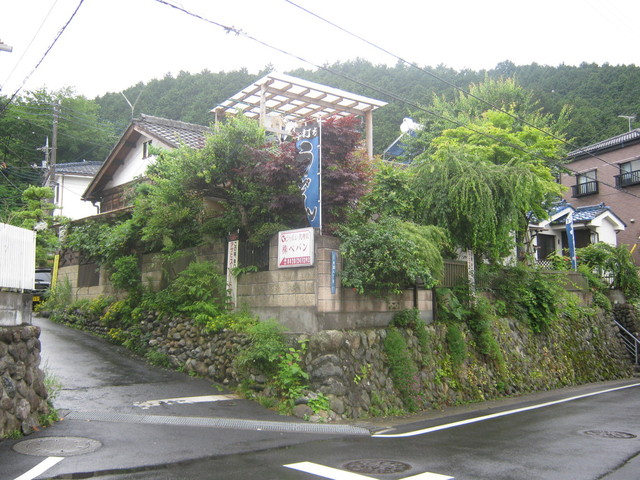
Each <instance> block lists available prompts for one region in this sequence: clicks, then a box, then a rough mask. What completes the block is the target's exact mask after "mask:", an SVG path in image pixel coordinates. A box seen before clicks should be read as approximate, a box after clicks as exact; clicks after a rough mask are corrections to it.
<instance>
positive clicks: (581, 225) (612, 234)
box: [529, 201, 626, 264]
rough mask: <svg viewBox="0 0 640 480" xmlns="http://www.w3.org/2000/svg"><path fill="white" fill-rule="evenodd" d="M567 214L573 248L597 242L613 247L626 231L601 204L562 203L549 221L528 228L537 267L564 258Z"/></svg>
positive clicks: (566, 240) (618, 218) (551, 214)
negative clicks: (571, 231)
mask: <svg viewBox="0 0 640 480" xmlns="http://www.w3.org/2000/svg"><path fill="white" fill-rule="evenodd" d="M570 214H571V215H572V220H573V234H574V239H575V247H576V248H583V247H586V246H588V245H591V244H593V243H598V242H604V243H607V244H609V245H613V246H616V245H618V235H619V234H620V233H621V232H623V231H624V230H625V228H626V225H625V223H624V222H623V221H622V219H621V218H620V217H618V215H616V214H615V213H614V211H613V209H612V208H610V207H608V206H607V205H605V204H604V203H599V204H597V205H584V206H579V207H576V206H574V205H572V204H570V203H567V202H566V201H562V202H559V203H558V204H556V205H554V207H553V208H552V211H551V212H550V213H549V218H547V219H546V220H542V221H539V222H535V221H534V222H533V223H531V224H530V225H529V230H530V231H531V233H532V237H533V247H534V251H535V258H536V260H538V262H539V263H543V264H544V262H545V260H546V259H548V258H549V256H551V255H553V254H558V255H567V253H568V249H569V242H568V238H567V229H566V224H567V218H568V217H569V215H570Z"/></svg>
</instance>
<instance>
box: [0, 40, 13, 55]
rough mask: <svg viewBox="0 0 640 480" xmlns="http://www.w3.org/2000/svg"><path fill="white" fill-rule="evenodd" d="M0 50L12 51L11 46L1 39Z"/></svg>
mask: <svg viewBox="0 0 640 480" xmlns="http://www.w3.org/2000/svg"><path fill="white" fill-rule="evenodd" d="M0 52H13V47H10V46H9V45H7V44H6V43H2V40H0Z"/></svg>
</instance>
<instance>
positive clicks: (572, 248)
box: [565, 212, 578, 270]
mask: <svg viewBox="0 0 640 480" xmlns="http://www.w3.org/2000/svg"><path fill="white" fill-rule="evenodd" d="M565 228H566V230H567V243H568V244H569V257H570V258H571V268H572V269H573V270H577V269H578V259H577V258H576V237H575V235H574V234H573V212H569V215H567V219H566V220H565Z"/></svg>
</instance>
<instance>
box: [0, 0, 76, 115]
mask: <svg viewBox="0 0 640 480" xmlns="http://www.w3.org/2000/svg"><path fill="white" fill-rule="evenodd" d="M83 3H84V0H80V3H78V6H77V7H76V9H75V10H74V11H73V13H72V14H71V17H69V20H67V23H65V24H64V26H63V27H62V28H61V29H60V31H59V32H58V34H57V35H56V37H55V38H54V39H53V42H51V45H49V48H47V50H46V51H45V52H44V55H42V58H41V59H40V60H39V61H38V63H37V64H36V66H35V67H33V70H31V73H29V74H28V75H27V76H26V77H25V79H24V80H23V81H22V83H21V84H20V86H19V87H18V89H17V90H16V91H15V92H14V93H13V95H12V96H11V98H9V100H8V101H7V103H5V104H4V105H3V106H2V108H0V115H2V114H3V113H4V111H5V110H6V109H7V107H8V106H9V105H10V104H11V102H13V100H14V99H15V98H16V97H17V96H18V93H19V92H20V90H22V88H23V87H24V86H25V84H26V83H27V81H28V80H29V78H30V77H31V75H33V74H34V73H35V71H36V70H37V69H38V67H40V65H41V64H42V62H43V61H44V59H45V58H46V57H47V55H49V52H50V51H51V49H52V48H53V46H54V45H55V44H56V43H57V42H58V39H59V38H60V37H61V36H62V34H63V33H64V31H65V30H66V29H67V27H68V26H69V24H70V23H71V21H72V20H73V18H74V17H75V16H76V14H77V13H78V10H80V7H81V6H82V4H83Z"/></svg>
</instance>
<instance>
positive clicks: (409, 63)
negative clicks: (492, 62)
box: [284, 0, 617, 167]
mask: <svg viewBox="0 0 640 480" xmlns="http://www.w3.org/2000/svg"><path fill="white" fill-rule="evenodd" d="M284 1H285V2H287V3H289V4H290V5H292V6H294V7H296V8H299V9H300V10H302V11H304V12H306V13H308V14H309V15H312V16H314V17H315V18H317V19H319V20H321V21H323V22H325V23H327V24H329V25H331V26H332V27H335V28H337V29H338V30H340V31H342V32H344V33H346V34H347V35H350V36H352V37H354V38H356V39H358V40H360V41H362V42H364V43H366V44H367V45H370V46H371V47H373V48H375V49H377V50H380V51H381V52H384V53H386V54H387V55H390V56H392V57H394V58H395V59H397V60H399V61H401V62H402V63H404V64H406V65H409V66H410V67H413V68H415V69H417V70H420V71H421V72H423V73H425V74H427V75H429V76H431V77H433V78H435V79H436V80H439V81H441V82H444V83H445V84H447V85H448V86H450V87H453V88H454V89H456V90H458V91H459V92H461V93H464V94H465V95H468V96H470V97H472V98H474V99H476V100H478V101H480V102H482V103H484V104H485V105H487V106H489V107H491V108H492V109H494V110H497V111H499V112H502V113H505V114H507V115H509V116H510V117H512V118H513V119H515V120H517V121H519V122H522V123H523V124H525V125H527V126H529V127H532V128H534V129H536V130H538V131H539V132H541V133H543V134H545V135H548V136H550V137H551V138H553V139H555V140H558V141H560V142H562V143H563V144H565V145H567V146H569V147H571V149H572V150H574V151H575V150H580V149H579V148H578V147H576V146H575V145H572V144H571V143H569V142H568V141H567V140H566V139H564V138H562V137H559V136H557V135H555V134H554V133H552V132H547V131H545V130H543V129H541V128H540V127H538V126H536V125H534V124H532V123H530V122H528V121H526V120H524V119H522V118H520V117H518V116H517V115H514V114H512V113H511V112H508V111H506V110H504V109H502V108H500V107H498V106H496V105H494V104H492V103H491V102H488V101H486V100H484V99H483V98H480V97H478V96H477V95H474V94H473V93H472V92H469V91H467V90H465V89H464V88H461V87H459V86H457V85H455V84H454V83H452V82H449V81H448V80H446V79H444V78H441V77H439V76H438V75H436V74H435V73H433V72H430V71H429V70H427V69H424V68H422V67H420V66H419V65H417V64H416V63H414V62H410V61H408V60H405V59H404V58H402V57H400V56H398V55H396V54H395V53H392V52H390V51H389V50H386V49H385V48H383V47H381V46H379V45H377V44H375V43H373V42H370V41H369V40H367V39H365V38H363V37H361V36H359V35H356V34H355V33H353V32H351V31H349V30H347V29H345V28H343V27H341V26H339V25H337V24H335V23H333V22H331V21H330V20H327V19H326V18H324V17H321V16H320V15H318V14H316V13H314V12H312V11H311V10H309V9H306V8H304V7H301V6H300V5H298V4H296V3H294V2H293V1H292V0H284ZM584 153H587V154H588V155H589V156H590V157H592V158H596V159H598V160H600V161H601V162H603V163H605V164H607V165H610V166H614V167H617V165H616V164H613V163H610V162H608V161H607V160H605V159H603V158H601V157H599V156H597V155H595V154H593V153H590V152H584Z"/></svg>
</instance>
